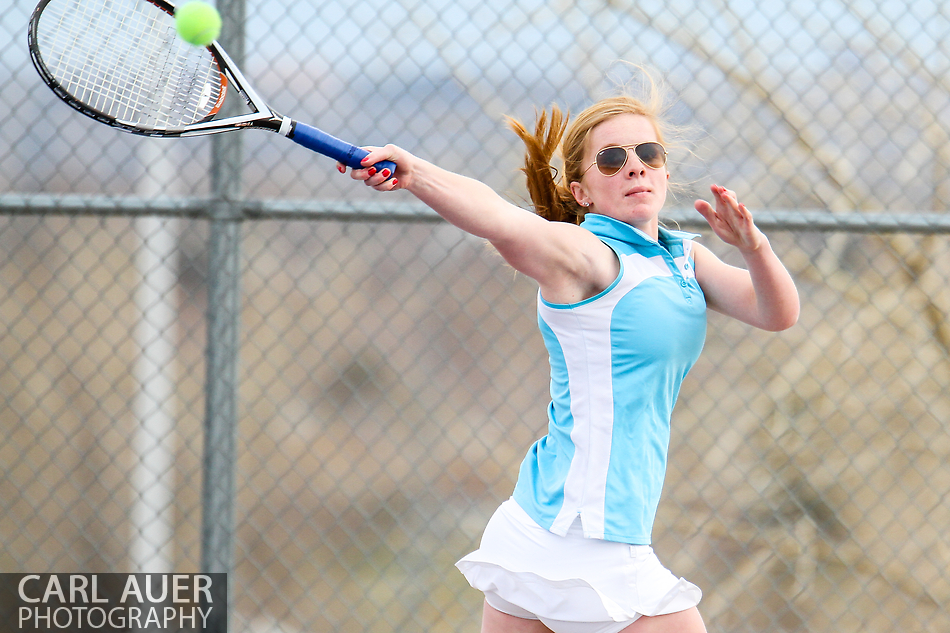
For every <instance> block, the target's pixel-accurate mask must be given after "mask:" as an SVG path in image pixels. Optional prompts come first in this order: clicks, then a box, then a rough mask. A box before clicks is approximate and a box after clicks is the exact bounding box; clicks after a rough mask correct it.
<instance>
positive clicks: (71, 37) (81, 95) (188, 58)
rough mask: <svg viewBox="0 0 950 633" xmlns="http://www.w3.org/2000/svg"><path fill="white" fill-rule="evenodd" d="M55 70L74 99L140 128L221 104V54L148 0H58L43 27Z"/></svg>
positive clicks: (42, 42)
mask: <svg viewBox="0 0 950 633" xmlns="http://www.w3.org/2000/svg"><path fill="white" fill-rule="evenodd" d="M37 45H38V48H39V50H40V52H41V54H42V58H43V63H44V65H45V66H46V68H47V70H48V71H49V73H50V75H52V77H53V78H54V79H55V80H56V81H57V82H58V83H59V84H60V86H61V87H62V88H63V89H64V90H65V91H66V92H68V93H69V94H70V95H71V96H72V97H73V98H74V99H76V100H77V101H80V102H81V103H83V104H84V105H86V106H87V107H89V108H92V109H94V110H96V111H98V112H100V113H103V114H105V115H106V116H108V117H110V118H113V119H116V120H118V121H120V122H122V123H125V124H129V125H133V126H136V127H139V128H149V129H156V130H161V129H165V128H177V127H182V126H185V125H188V124H191V123H196V122H199V121H203V120H206V119H208V118H210V117H211V116H213V115H214V114H215V112H216V111H217V109H218V107H220V104H221V100H222V97H223V94H222V90H223V88H222V78H221V73H220V70H219V68H218V65H217V63H216V61H215V58H214V56H213V55H212V54H211V53H210V52H209V51H208V49H206V48H204V47H195V46H191V45H189V44H187V43H185V42H184V41H182V40H181V39H180V38H179V37H178V35H177V33H176V31H175V23H174V18H173V17H172V16H170V15H168V14H167V13H165V12H164V11H162V10H161V9H159V8H158V7H156V6H154V5H152V4H150V3H148V2H146V1H144V0H52V1H51V2H50V3H49V4H48V5H47V7H46V8H45V9H44V11H43V14H42V15H41V16H40V20H39V22H38V25H37Z"/></svg>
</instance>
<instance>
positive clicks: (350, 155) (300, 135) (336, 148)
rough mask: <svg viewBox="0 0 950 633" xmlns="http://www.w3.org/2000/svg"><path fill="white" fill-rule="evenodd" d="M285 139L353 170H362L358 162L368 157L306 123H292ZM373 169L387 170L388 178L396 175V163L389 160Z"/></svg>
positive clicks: (359, 150) (381, 162) (354, 147)
mask: <svg viewBox="0 0 950 633" xmlns="http://www.w3.org/2000/svg"><path fill="white" fill-rule="evenodd" d="M287 138H289V139H290V140H292V141H293V142H295V143H297V144H298V145H303V146H304V147H306V148H307V149H310V150H313V151H315V152H317V153H318V154H323V155H324V156H329V157H330V158H333V159H336V160H337V161H339V162H341V163H343V164H344V165H346V166H347V167H351V168H353V169H363V168H364V167H365V165H362V164H360V161H361V160H363V159H364V158H366V156H368V155H369V152H367V151H366V150H365V149H363V148H361V147H357V146H355V145H351V144H349V143H347V142H346V141H341V140H340V139H338V138H336V137H335V136H330V135H329V134H327V133H326V132H324V131H323V130H319V129H317V128H315V127H313V126H311V125H307V124H306V123H301V122H300V121H294V124H293V127H292V128H291V131H290V132H289V133H288V134H287ZM373 167H375V168H376V171H383V170H384V169H388V170H389V173H390V177H392V174H394V173H396V163H394V162H392V161H391V160H383V161H380V162H378V163H376V164H375V165H373Z"/></svg>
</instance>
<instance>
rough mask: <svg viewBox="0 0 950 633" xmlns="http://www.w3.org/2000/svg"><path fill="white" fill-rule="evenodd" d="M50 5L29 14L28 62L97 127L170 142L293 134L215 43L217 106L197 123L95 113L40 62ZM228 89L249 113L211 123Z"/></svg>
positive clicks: (162, 4) (162, 1)
mask: <svg viewBox="0 0 950 633" xmlns="http://www.w3.org/2000/svg"><path fill="white" fill-rule="evenodd" d="M52 1H53V0H40V2H39V3H38V4H37V5H36V8H35V9H34V10H33V14H32V16H31V17H30V25H29V29H28V32H27V42H28V44H29V50H30V59H31V60H32V61H33V65H34V66H35V67H36V70H37V72H38V73H39V74H40V77H42V79H43V81H44V82H45V83H46V85H48V86H49V87H50V89H51V90H52V91H53V93H54V94H55V95H56V96H57V97H59V98H60V99H61V100H63V101H65V102H66V103H67V104H69V105H70V106H71V107H72V108H74V109H76V110H78V111H80V112H82V113H83V114H85V115H86V116H88V117H91V118H93V119H95V120H96V121H99V122H100V123H105V124H106V125H109V126H111V127H114V128H118V129H121V130H123V131H125V132H131V133H132V134H138V135H140V136H160V137H162V136H164V137H172V138H174V137H187V136H202V135H206V134H217V133H220V132H230V131H232V130H240V129H245V128H259V129H264V130H270V131H272V132H278V133H280V134H281V135H283V136H287V135H289V134H291V133H292V132H293V127H294V125H293V124H294V122H293V121H292V120H291V119H290V118H288V117H285V116H281V115H279V114H277V113H276V112H274V110H272V109H271V108H270V106H268V105H267V102H265V101H264V99H262V98H261V96H260V95H259V94H258V93H257V91H256V90H254V88H252V87H251V85H250V83H249V82H248V81H247V79H245V78H244V75H243V74H242V73H241V71H240V70H239V69H238V67H237V64H236V63H235V62H234V60H232V59H231V57H230V56H229V55H228V54H227V53H226V52H225V51H224V49H223V48H221V46H220V45H219V44H218V43H217V41H214V42H212V43H211V44H209V45H208V46H206V47H205V48H207V49H208V51H209V52H210V53H211V55H212V57H213V58H214V61H215V63H216V64H217V66H218V72H219V73H220V74H221V94H220V96H219V97H218V102H217V104H216V105H215V106H214V107H213V108H212V110H211V112H210V113H209V114H208V115H207V116H205V117H204V118H203V119H201V120H200V121H197V122H195V123H191V124H189V125H185V126H173V127H161V128H155V127H146V126H142V125H137V124H133V123H129V122H126V121H123V120H121V119H119V118H116V117H114V116H111V115H109V114H106V113H104V112H102V111H100V110H97V109H96V108H94V107H92V106H90V105H89V104H87V103H85V102H83V101H81V100H80V99H77V98H76V97H75V96H73V95H72V93H70V92H69V91H68V90H66V88H64V87H63V85H62V84H61V83H60V82H59V80H58V79H56V77H54V76H53V74H52V72H50V70H49V69H48V68H47V67H46V63H45V62H44V61H43V55H42V52H41V51H40V48H39V41H38V40H39V37H38V33H37V29H38V25H39V20H40V16H41V15H42V13H43V10H44V9H45V8H46V7H47V6H48V5H49V3H50V2H52ZM140 1H142V2H148V3H149V4H151V5H153V6H155V7H156V8H158V9H160V10H162V11H164V12H165V13H167V14H168V15H170V16H173V17H174V15H175V5H173V4H171V3H170V2H167V1H166V0H140ZM229 86H230V87H234V88H235V89H236V90H237V91H238V92H239V93H240V94H241V97H243V99H244V102H245V104H246V105H247V106H248V108H250V109H251V112H249V113H247V114H240V115H234V116H229V117H227V118H224V119H215V118H214V117H215V115H217V114H218V112H219V110H220V109H221V107H222V106H223V105H224V101H225V98H226V97H227V93H228V88H229Z"/></svg>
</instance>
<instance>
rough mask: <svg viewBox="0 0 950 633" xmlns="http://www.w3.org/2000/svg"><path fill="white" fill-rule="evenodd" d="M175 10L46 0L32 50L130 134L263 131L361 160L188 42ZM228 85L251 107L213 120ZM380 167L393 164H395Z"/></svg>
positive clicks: (217, 52)
mask: <svg viewBox="0 0 950 633" xmlns="http://www.w3.org/2000/svg"><path fill="white" fill-rule="evenodd" d="M174 13H175V6H174V5H173V4H171V3H170V2H166V1H165V0H42V1H41V2H40V3H39V4H38V5H37V6H36V9H35V10H34V11H33V15H32V16H31V17H30V27H29V36H28V39H29V46H30V57H31V58H32V60H33V65H34V66H36V70H37V71H39V74H40V76H41V77H42V78H43V81H44V82H46V85H48V86H49V87H50V88H51V89H52V90H53V92H54V93H56V95H57V96H58V97H59V98H60V99H62V100H63V101H65V102H66V103H68V104H69V105H71V106H72V107H73V108H75V109H77V110H79V111H80V112H82V113H83V114H85V115H87V116H90V117H92V118H93V119H95V120H97V121H100V122H102V123H105V124H106V125H110V126H112V127H114V128H117V129H120V130H124V131H126V132H131V133H133V134H142V135H146V136H169V137H180V136H197V135H203V134H216V133H218V132H228V131H231V130H240V129H246V128H259V129H262V130H270V131H272V132H277V133H278V134H280V135H282V136H286V137H287V138H289V139H291V140H292V141H294V142H296V143H298V144H300V145H303V146H304V147H306V148H308V149H311V150H313V151H315V152H318V153H320V154H323V155H324V156H328V157H330V158H334V159H336V160H337V161H339V162H341V163H343V164H345V165H347V166H348V167H352V168H361V167H364V166H363V165H361V164H360V160H362V159H363V158H364V157H365V156H366V155H367V154H368V153H369V152H367V151H366V150H364V149H361V148H359V147H356V146H355V145H351V144H349V143H347V142H345V141H341V140H340V139H338V138H335V137H333V136H330V135H329V134H327V133H326V132H324V131H322V130H320V129H317V128H315V127H312V126H310V125H306V124H304V123H300V122H298V121H294V120H292V119H290V118H289V117H286V116H282V115H280V114H277V113H276V112H275V111H274V110H272V109H271V108H270V107H269V106H268V105H267V103H265V102H264V100H263V99H262V98H261V97H260V95H258V94H257V92H256V91H255V90H254V89H253V88H252V87H251V86H250V84H249V83H248V82H247V80H246V79H245V78H244V75H242V74H241V71H240V70H239V69H238V68H237V66H236V65H235V63H234V62H233V61H232V60H231V58H230V57H228V54H227V53H226V52H225V51H224V49H223V48H221V47H220V46H219V45H218V43H217V42H212V43H211V44H210V45H209V46H207V47H201V46H193V45H191V44H189V43H187V42H186V41H184V40H183V39H182V38H181V36H179V35H178V32H177V30H176V29H175V19H174ZM229 86H233V87H234V88H235V89H237V91H238V92H239V93H240V94H241V96H242V97H243V98H244V101H245V102H246V103H247V106H248V109H249V110H250V112H248V113H247V114H238V115H236V116H229V117H226V118H220V119H218V118H215V117H216V116H217V115H218V113H219V112H220V110H221V106H222V105H223V104H224V98H225V96H226V95H227V92H228V87H229ZM375 167H376V170H377V171H380V172H381V171H383V170H384V169H389V170H390V173H393V172H395V170H396V165H395V163H393V162H391V161H382V162H379V163H376V165H375Z"/></svg>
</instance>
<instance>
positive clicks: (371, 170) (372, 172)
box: [366, 167, 376, 176]
mask: <svg viewBox="0 0 950 633" xmlns="http://www.w3.org/2000/svg"><path fill="white" fill-rule="evenodd" d="M366 173H368V174H369V175H370V176H375V175H376V168H375V167H370V168H369V171H368V172H366Z"/></svg>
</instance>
